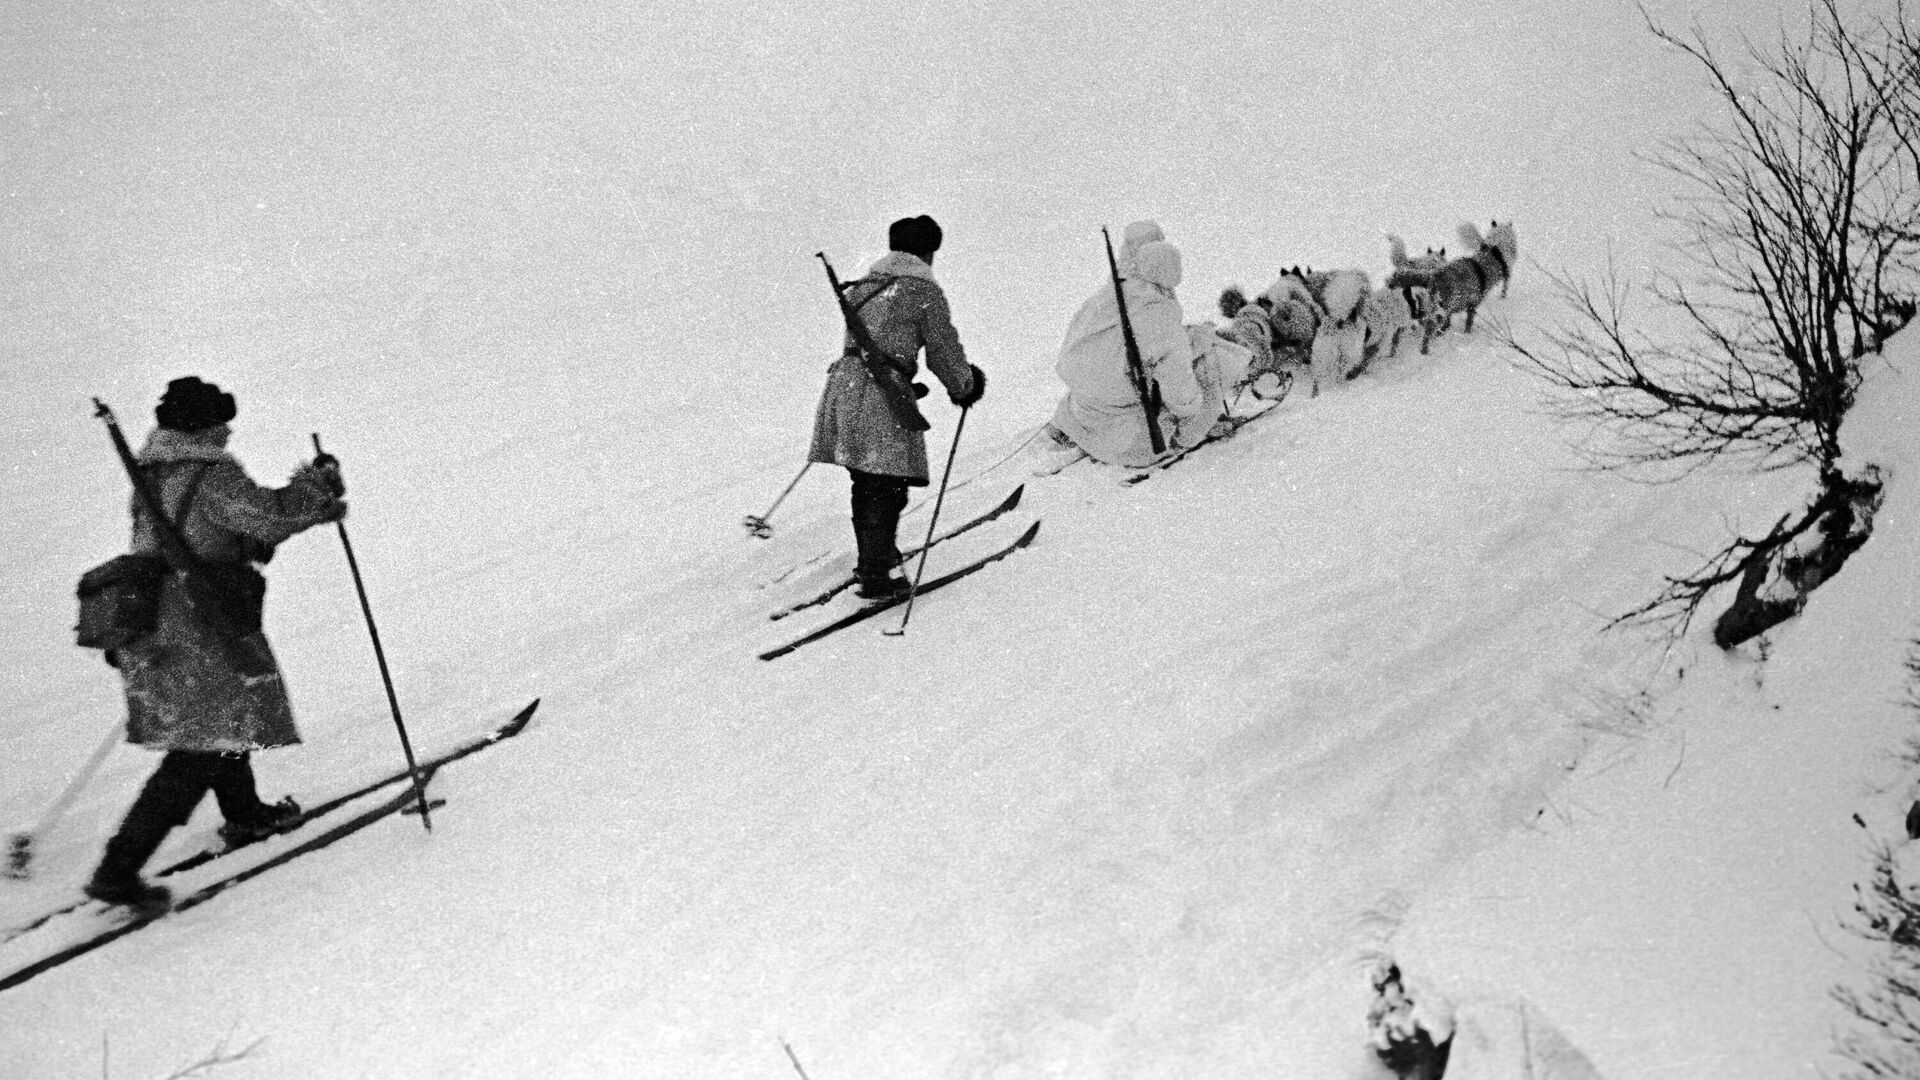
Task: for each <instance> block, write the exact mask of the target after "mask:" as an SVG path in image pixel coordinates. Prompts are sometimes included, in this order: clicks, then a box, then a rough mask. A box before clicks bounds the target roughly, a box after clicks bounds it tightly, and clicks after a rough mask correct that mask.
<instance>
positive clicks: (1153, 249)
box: [1133, 240, 1180, 289]
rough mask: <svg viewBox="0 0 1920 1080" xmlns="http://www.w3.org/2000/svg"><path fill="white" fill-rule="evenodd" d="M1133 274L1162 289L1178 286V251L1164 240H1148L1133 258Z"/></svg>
mask: <svg viewBox="0 0 1920 1080" xmlns="http://www.w3.org/2000/svg"><path fill="white" fill-rule="evenodd" d="M1133 264H1134V265H1133V273H1134V276H1135V277H1138V278H1139V279H1140V280H1142V281H1150V282H1152V283H1153V284H1155V285H1158V286H1160V287H1161V288H1163V289H1172V288H1176V287H1178V286H1179V284H1180V249H1179V248H1177V247H1174V246H1173V245H1172V244H1169V243H1167V242H1166V241H1165V240H1149V241H1147V242H1146V243H1144V244H1141V245H1140V250H1139V251H1138V252H1137V253H1136V254H1135V255H1134V257H1133Z"/></svg>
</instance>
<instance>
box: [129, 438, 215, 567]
mask: <svg viewBox="0 0 1920 1080" xmlns="http://www.w3.org/2000/svg"><path fill="white" fill-rule="evenodd" d="M196 464H198V465H199V468H198V469H197V470H195V471H194V474H193V479H191V480H189V481H187V490H186V494H184V495H182V496H181V497H180V507H179V509H177V510H175V511H174V512H173V516H172V517H168V516H166V515H165V514H164V513H163V514H161V515H160V517H159V519H158V520H157V521H156V522H155V525H154V527H155V528H157V529H159V530H160V533H161V536H162V540H161V544H160V546H161V547H162V548H164V549H166V550H167V552H168V555H169V556H170V557H169V559H168V561H169V562H173V563H175V566H174V569H176V570H192V569H195V568H197V567H198V566H199V563H200V560H199V557H198V556H196V555H194V553H193V547H192V546H191V545H189V544H188V543H187V538H186V534H184V533H182V532H181V531H180V529H181V527H182V526H184V525H185V524H186V521H187V512H188V511H189V510H191V509H193V500H194V497H195V496H197V495H199V494H200V481H202V480H205V479H206V478H207V470H208V469H209V468H211V464H210V463H209V462H204V461H202V462H197V463H196ZM150 468H152V464H151V463H149V464H147V465H146V466H143V468H142V472H141V476H140V479H141V481H143V482H144V481H145V480H146V479H147V477H146V472H145V470H146V469H150ZM146 501H147V502H148V503H149V506H158V505H159V503H160V500H159V499H158V498H157V497H155V498H152V499H149V500H146ZM176 548H177V549H178V550H179V552H184V553H185V554H186V556H187V560H186V563H185V564H184V565H181V564H180V563H179V559H178V555H177V554H176V553H175V551H174V549H176Z"/></svg>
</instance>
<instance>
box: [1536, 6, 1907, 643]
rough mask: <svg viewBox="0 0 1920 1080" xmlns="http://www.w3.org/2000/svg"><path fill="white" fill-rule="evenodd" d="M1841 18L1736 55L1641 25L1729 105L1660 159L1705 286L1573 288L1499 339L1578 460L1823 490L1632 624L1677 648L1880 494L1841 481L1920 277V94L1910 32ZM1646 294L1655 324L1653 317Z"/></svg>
mask: <svg viewBox="0 0 1920 1080" xmlns="http://www.w3.org/2000/svg"><path fill="white" fill-rule="evenodd" d="M1838 2H1839V0H1819V2H1818V3H1816V4H1815V5H1814V7H1813V10H1812V19H1811V23H1810V25H1809V26H1808V27H1807V28H1806V29H1805V30H1804V32H1801V33H1799V34H1795V33H1793V32H1791V31H1788V30H1786V29H1783V30H1782V31H1781V34H1780V38H1779V41H1778V42H1777V44H1775V45H1772V46H1763V45H1760V44H1757V43H1755V42H1753V41H1751V40H1747V39H1742V42H1741V45H1742V48H1741V50H1740V53H1739V55H1738V56H1737V57H1736V58H1728V57H1726V56H1724V55H1723V54H1722V53H1721V52H1720V51H1718V50H1717V49H1716V48H1715V46H1714V45H1713V44H1712V43H1711V42H1710V41H1709V40H1708V37H1707V35H1706V33H1705V31H1703V30H1702V29H1700V28H1698V27H1695V28H1694V29H1693V30H1692V31H1691V32H1690V33H1688V34H1686V35H1681V34H1678V33H1674V32H1672V31H1669V30H1667V29H1665V28H1663V27H1661V26H1660V25H1658V24H1657V23H1655V22H1654V21H1653V19H1652V18H1651V17H1650V16H1647V15H1646V13H1645V11H1644V9H1643V11H1642V15H1643V17H1645V18H1646V19H1647V26H1648V29H1649V30H1650V31H1651V33H1652V34H1653V35H1654V36H1655V37H1656V38H1657V39H1658V40H1660V41H1661V42H1664V43H1665V44H1667V45H1668V46H1670V47H1672V48H1673V49H1675V50H1676V51H1678V52H1679V53H1681V54H1683V55H1685V56H1687V57H1689V58H1691V59H1692V60H1693V61H1695V62H1696V63H1697V65H1698V67H1699V69H1700V70H1701V71H1702V73H1703V74H1704V75H1705V77H1706V80H1707V83H1708V85H1709V86H1710V87H1711V88H1712V90H1713V91H1714V93H1715V95H1716V97H1717V99H1718V102H1719V104H1720V106H1721V108H1720V110H1719V112H1720V115H1719V117H1718V119H1717V120H1716V121H1715V122H1712V123H1710V124H1707V125H1705V126H1704V127H1703V129H1702V130H1701V131H1700V132H1699V133H1698V134H1696V135H1695V136H1693V137H1691V138H1687V139H1683V140H1679V141H1677V142H1674V143H1671V144H1669V145H1667V146H1665V147H1664V148H1663V149H1661V150H1660V151H1658V152H1656V153H1655V154H1654V155H1653V156H1652V160H1653V161H1654V162H1655V163H1656V164H1658V165H1659V166H1660V167H1662V168H1664V169H1665V170H1667V171H1668V172H1670V173H1672V174H1674V175H1675V176H1678V177H1679V178H1680V179H1682V180H1683V181H1685V182H1686V183H1685V192H1686V194H1684V195H1683V196H1682V197H1680V198H1679V200H1678V201H1676V202H1675V203H1674V204H1673V205H1671V206H1670V207H1668V208H1666V209H1665V210H1664V211H1663V214H1662V217H1663V219H1664V220H1665V221H1666V223H1668V224H1669V225H1670V226H1672V227H1673V228H1674V229H1675V235H1676V237H1677V239H1676V240H1675V241H1674V246H1675V248H1676V250H1677V251H1678V252H1679V253H1680V254H1682V255H1683V256H1684V258H1685V262H1686V265H1687V266H1688V267H1689V268H1690V270H1691V272H1690V273H1689V274H1688V275H1687V276H1685V277H1682V276H1680V275H1676V274H1662V275H1659V276H1657V277H1656V278H1654V279H1653V281H1652V282H1650V283H1649V284H1647V285H1646V286H1645V287H1644V288H1641V289H1634V288H1630V287H1628V286H1626V285H1624V284H1623V283H1622V282H1621V281H1620V279H1619V277H1618V275H1617V274H1615V273H1612V272H1610V273H1609V275H1608V277H1607V279H1606V280H1605V282H1604V283H1602V284H1600V285H1597V286H1596V285H1593V284H1590V283H1586V282H1581V281H1575V280H1573V279H1572V278H1570V277H1567V276H1558V277H1555V278H1554V282H1555V287H1556V289H1557V290H1558V292H1559V293H1560V295H1561V298H1562V300H1563V302H1564V303H1565V304H1566V306H1567V307H1568V309H1569V310H1570V312H1571V314H1572V318H1571V320H1570V322H1568V323H1567V324H1564V325H1562V326H1558V327H1547V328H1543V329H1536V330H1534V331H1532V332H1530V333H1525V334H1522V333H1516V332H1515V331H1514V330H1512V329H1511V328H1503V329H1502V330H1501V331H1500V337H1501V338H1502V340H1503V341H1504V342H1505V343H1506V344H1507V345H1509V346H1510V347H1512V348H1513V349H1515V350H1516V351H1517V352H1518V353H1519V355H1520V357H1521V358H1522V361H1523V363H1524V364H1525V365H1527V366H1528V367H1530V368H1531V369H1532V370H1533V371H1534V372H1535V373H1536V374H1538V375H1539V376H1540V377H1541V378H1542V379H1543V380H1544V381H1545V382H1546V383H1547V384H1548V387H1549V403H1550V405H1551V407H1552V408H1554V409H1555V410H1556V411H1557V412H1558V413H1559V414H1560V415H1561V416H1562V417H1563V418H1565V419H1568V420H1570V421H1574V422H1577V423H1580V424H1582V425H1583V426H1585V427H1586V429H1587V430H1588V432H1589V435H1588V437H1586V438H1585V439H1583V440H1582V442H1581V448H1582V450H1583V451H1584V452H1585V453H1586V454H1587V455H1588V458H1589V460H1590V461H1591V462H1592V463H1593V464H1594V465H1595V466H1596V467H1599V468H1602V469H1607V470H1613V471H1620V472H1625V473H1631V474H1635V475H1639V476H1643V477H1646V478H1650V479H1654V480H1669V479H1675V478H1677V477H1679V476H1683V475H1685V474H1687V473H1689V472H1691V471H1693V470H1695V469H1698V468H1701V467H1704V466H1707V465H1710V464H1716V463H1731V464H1737V465H1742V466H1745V467H1748V468H1753V469H1757V470H1762V471H1770V470H1778V469H1789V468H1806V469H1809V470H1810V471H1812V472H1813V473H1814V475H1815V476H1816V477H1817V479H1818V484H1819V491H1820V495H1819V497H1818V498H1816V499H1815V500H1813V503H1814V505H1812V506H1810V507H1809V508H1808V511H1807V513H1806V514H1804V515H1802V516H1801V517H1800V518H1799V519H1798V520H1791V518H1792V515H1789V516H1788V517H1787V518H1783V519H1781V521H1780V523H1779V524H1778V525H1776V526H1775V528H1774V529H1773V530H1772V531H1770V532H1769V533H1768V534H1767V535H1765V536H1762V537H1759V538H1749V537H1736V538H1735V539H1734V540H1732V541H1731V542H1729V543H1728V544H1727V545H1726V546H1724V547H1723V548H1722V549H1721V550H1720V551H1719V552H1717V553H1715V554H1713V555H1711V556H1709V557H1707V558H1706V559H1705V561H1704V562H1703V563H1702V564H1701V565H1700V566H1699V567H1698V568H1696V569H1695V570H1694V571H1693V572H1691V573H1688V574H1685V575H1681V576H1679V577H1672V578H1669V579H1668V580H1667V583H1666V585H1665V587H1664V588H1663V589H1662V590H1661V591H1660V593H1659V594H1658V595H1657V596H1655V597H1654V598H1653V599H1652V600H1650V601H1648V602H1647V603H1645V604H1643V605H1641V606H1640V607H1638V608H1636V609H1634V610H1632V611H1630V612H1627V613H1626V614H1624V615H1622V616H1620V618H1619V619H1617V620H1615V621H1616V622H1629V621H1633V622H1641V621H1644V622H1655V623H1666V624H1668V625H1669V627H1670V629H1672V630H1673V631H1674V632H1676V633H1678V632H1683V631H1684V630H1685V628H1686V627H1687V625H1688V624H1689V623H1690V622H1691V620H1692V618H1693V616H1694V615H1695V613H1696V612H1697V611H1698V609H1699V607H1700V605H1701V604H1702V603H1703V602H1704V601H1705V600H1706V599H1707V597H1708V596H1709V595H1710V594H1711V593H1712V592H1713V591H1714V590H1716V589H1717V588H1718V587H1720V586H1721V585H1724V584H1727V583H1729V582H1733V581H1740V580H1743V579H1747V578H1749V577H1750V572H1751V571H1752V569H1753V567H1754V566H1755V564H1756V562H1757V561H1764V560H1767V559H1769V558H1773V557H1775V556H1777V555H1778V554H1779V553H1780V552H1781V551H1783V550H1784V549H1785V548H1786V547H1787V546H1788V545H1789V544H1791V543H1792V542H1793V541H1795V540H1796V539H1797V538H1799V537H1801V536H1803V535H1806V534H1809V533H1810V532H1814V531H1816V530H1822V529H1826V530H1830V529H1831V527H1832V519H1831V517H1830V515H1831V513H1832V512H1833V511H1834V510H1835V508H1836V507H1839V506H1844V505H1851V504H1853V503H1854V502H1855V501H1857V499H1858V498H1859V497H1860V496H1862V495H1863V494H1864V493H1862V492H1860V491H1857V490H1854V489H1853V488H1852V487H1850V486H1849V482H1848V481H1847V480H1846V478H1845V477H1843V476H1842V475H1841V473H1840V470H1839V469H1838V467H1837V465H1838V462H1839V460H1840V457H1841V446H1840V423H1841V420H1842V418H1844V417H1845V415H1846V412H1847V409H1848V408H1849V407H1850V406H1851V405H1852V403H1853V398H1854V394H1855V392H1856V390H1857V389H1858V387H1859V379H1860V368H1859V360H1860V358H1861V357H1862V356H1863V355H1865V354H1866V353H1868V352H1869V351H1872V350H1875V349H1877V348H1879V346H1880V345H1881V343H1882V342H1883V341H1884V340H1885V338H1886V336H1887V334H1888V333H1889V332H1890V326H1889V320H1888V318H1887V312H1888V310H1889V307H1890V305H1891V304H1897V302H1898V299H1899V298H1900V297H1902V296H1904V295H1906V293H1905V292H1904V290H1909V289H1910V288H1911V287H1912V285H1913V284H1914V281H1915V275H1914V265H1913V256H1914V253H1915V251H1916V248H1920V242H1917V241H1916V238H1915V236H1914V228H1913V226H1914V225H1915V223H1916V222H1920V171H1916V169H1915V163H1916V158H1915V148H1916V144H1915V142H1914V140H1913V139H1912V138H1911V136H1912V135H1913V134H1914V133H1915V131H1916V130H1917V129H1920V125H1916V124H1915V123H1914V122H1913V121H1914V118H1915V116H1916V113H1917V112H1920V107H1917V98H1920V84H1916V83H1915V81H1914V80H1913V79H1912V78H1911V77H1910V76H1911V75H1912V73H1913V72H1914V71H1915V70H1917V69H1916V67H1915V64H1916V55H1917V54H1916V53H1915V52H1914V50H1913V48H1912V45H1913V40H1912V38H1913V35H1912V34H1911V33H1910V32H1908V31H1909V28H1908V27H1907V26H1906V25H1905V23H1904V21H1903V20H1902V19H1896V20H1895V21H1892V22H1889V21H1886V20H1882V21H1879V22H1875V23H1872V24H1871V25H1870V26H1866V27H1855V26H1852V25H1849V23H1848V22H1847V20H1846V18H1845V17H1844V16H1843V15H1842V14H1841V12H1840V10H1839V7H1838ZM1896 14H1897V15H1903V14H1904V13H1903V12H1896ZM1637 299H1644V300H1645V301H1646V302H1647V303H1648V304H1649V305H1650V306H1651V307H1652V308H1653V309H1654V312H1655V314H1657V315H1658V316H1659V317H1660V318H1659V321H1658V323H1657V324H1655V325H1647V324H1641V323H1639V322H1638V319H1639V316H1640V313H1639V312H1638V311H1637V310H1636V308H1635V301H1636V300H1637ZM1843 531H1844V530H1843ZM1856 546H1857V545H1856ZM1842 557H1843V558H1844V556H1842ZM1794 610H1797V608H1795V609H1794Z"/></svg>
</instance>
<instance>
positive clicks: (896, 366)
mask: <svg viewBox="0 0 1920 1080" xmlns="http://www.w3.org/2000/svg"><path fill="white" fill-rule="evenodd" d="M898 280H900V279H899V278H898V277H894V276H889V275H884V274H877V275H869V276H867V277H863V278H857V279H855V280H853V281H849V282H847V283H846V284H845V285H844V286H842V288H843V289H845V290H851V289H852V288H853V287H854V286H855V285H858V284H860V283H861V282H863V281H878V282H879V283H880V287H879V288H877V289H875V290H873V291H872V292H870V293H868V294H867V295H865V296H863V297H861V298H860V302H859V303H857V304H854V305H852V306H851V307H850V308H848V309H847V310H848V315H849V317H850V318H855V319H857V318H859V317H860V309H861V308H863V307H866V306H867V305H868V304H869V303H871V302H872V301H873V300H874V299H875V298H876V297H878V296H879V295H880V294H881V293H883V292H886V291H887V287H888V286H889V285H892V284H893V283H894V282H896V281H898ZM864 336H865V337H866V340H867V343H868V345H869V346H870V347H869V348H868V350H867V351H870V352H872V353H873V354H874V355H875V356H877V357H879V358H880V360H881V361H882V362H884V363H885V364H886V365H887V366H888V367H890V368H892V369H893V370H894V372H895V373H896V374H898V375H899V376H900V377H901V378H903V379H908V380H911V379H912V378H913V372H912V371H910V370H908V368H907V365H905V364H903V363H901V362H900V358H899V357H897V356H894V355H893V354H892V353H889V352H887V351H886V350H884V349H882V348H880V346H879V344H878V343H876V342H874V340H873V332H872V331H871V330H869V331H868V332H867V333H866V334H865V335H864ZM854 344H855V345H856V346H858V345H859V344H860V342H858V341H856V342H855V343H854Z"/></svg>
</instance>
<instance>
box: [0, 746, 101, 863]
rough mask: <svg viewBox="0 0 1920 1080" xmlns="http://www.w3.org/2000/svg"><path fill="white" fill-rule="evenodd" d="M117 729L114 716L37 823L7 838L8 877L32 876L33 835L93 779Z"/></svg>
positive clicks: (46, 827)
mask: <svg viewBox="0 0 1920 1080" xmlns="http://www.w3.org/2000/svg"><path fill="white" fill-rule="evenodd" d="M121 731H122V724H121V722H120V721H118V720H115V721H114V722H113V726H112V727H110V728H108V729H107V734H106V737H105V738H103V739H101V740H100V745H99V746H98V747H97V748H96V749H95V750H94V751H93V756H92V757H90V758H88V759H87V763H86V764H85V765H82V766H81V767H80V771H79V772H78V773H75V774H74V777H73V779H72V780H69V781H67V787H66V790H65V791H62V792H61V793H60V797H59V798H57V799H55V800H53V805H52V806H49V807H47V812H46V813H44V814H42V815H40V821H39V823H38V824H37V825H35V826H34V827H33V828H32V829H31V830H29V831H27V832H18V833H14V834H13V835H12V836H11V837H9V838H8V840H7V876H8V877H10V878H18V879H19V880H21V881H25V880H26V879H27V878H28V877H30V876H32V870H31V867H32V865H33V842H34V840H35V838H37V837H40V836H44V835H46V833H47V830H49V829H51V828H53V826H54V823H56V822H58V821H59V820H60V819H61V818H63V817H65V816H66V813H67V809H68V808H69V807H71V806H72V805H73V800H74V799H76V798H78V797H79V795H80V789H81V788H84V787H86V786H87V784H88V782H89V781H91V780H92V779H93V774H94V773H97V772H99V771H100V764H101V763H102V762H104V761H106V760H107V754H108V753H110V752H111V751H112V750H113V747H114V744H115V743H117V742H119V741H120V733H121Z"/></svg>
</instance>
